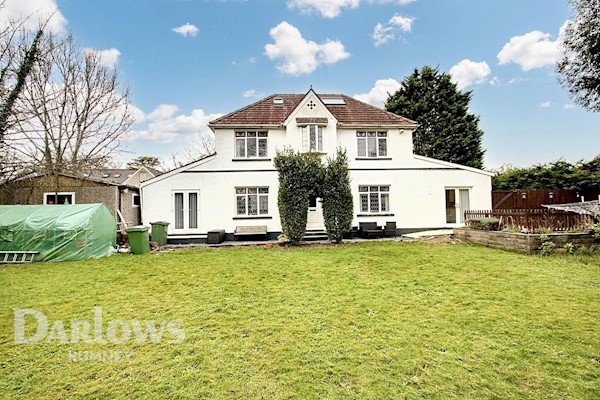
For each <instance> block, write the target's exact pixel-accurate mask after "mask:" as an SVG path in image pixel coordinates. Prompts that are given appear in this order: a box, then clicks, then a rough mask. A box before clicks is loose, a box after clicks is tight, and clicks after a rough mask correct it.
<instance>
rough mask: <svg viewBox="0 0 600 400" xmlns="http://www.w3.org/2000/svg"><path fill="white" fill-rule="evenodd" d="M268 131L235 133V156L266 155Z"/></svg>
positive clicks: (254, 156) (258, 156)
mask: <svg viewBox="0 0 600 400" xmlns="http://www.w3.org/2000/svg"><path fill="white" fill-rule="evenodd" d="M268 136H269V134H268V132H260V131H244V132H240V131H238V132H236V133H235V157H236V158H264V157H267V140H268Z"/></svg>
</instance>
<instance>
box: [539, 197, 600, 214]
mask: <svg viewBox="0 0 600 400" xmlns="http://www.w3.org/2000/svg"><path fill="white" fill-rule="evenodd" d="M542 207H546V208H549V209H550V210H560V211H568V212H574V213H577V214H581V215H589V216H590V217H592V218H594V219H600V201H599V200H593V201H581V202H578V203H565V204H543V205H542Z"/></svg>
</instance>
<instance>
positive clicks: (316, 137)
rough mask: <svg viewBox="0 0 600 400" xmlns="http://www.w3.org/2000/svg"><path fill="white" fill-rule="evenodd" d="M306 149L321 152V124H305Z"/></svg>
mask: <svg viewBox="0 0 600 400" xmlns="http://www.w3.org/2000/svg"><path fill="white" fill-rule="evenodd" d="M306 130H307V131H308V151H310V152H318V153H322V152H323V127H322V126H321V125H307V126H306Z"/></svg>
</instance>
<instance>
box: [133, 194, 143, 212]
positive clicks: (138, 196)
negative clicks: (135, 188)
mask: <svg viewBox="0 0 600 400" xmlns="http://www.w3.org/2000/svg"><path fill="white" fill-rule="evenodd" d="M136 197H137V198H138V199H140V201H139V203H140V204H135V198H136ZM141 204H142V198H141V197H140V194H139V193H131V207H134V208H138V207H139V206H140V205H141Z"/></svg>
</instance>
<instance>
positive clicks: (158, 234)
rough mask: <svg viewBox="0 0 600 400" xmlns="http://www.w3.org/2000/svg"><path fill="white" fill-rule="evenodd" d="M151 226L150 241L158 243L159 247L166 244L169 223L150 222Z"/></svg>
mask: <svg viewBox="0 0 600 400" xmlns="http://www.w3.org/2000/svg"><path fill="white" fill-rule="evenodd" d="M150 225H152V241H153V242H156V243H158V245H159V246H164V245H166V244H167V230H168V228H169V223H168V222H165V221H156V222H150Z"/></svg>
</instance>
